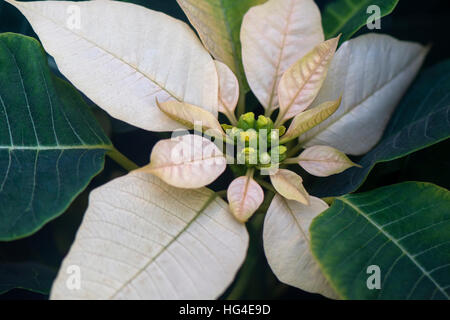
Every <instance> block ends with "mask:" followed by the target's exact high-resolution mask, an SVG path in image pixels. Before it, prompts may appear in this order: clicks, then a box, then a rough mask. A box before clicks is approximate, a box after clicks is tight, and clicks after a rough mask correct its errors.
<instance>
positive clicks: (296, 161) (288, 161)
mask: <svg viewBox="0 0 450 320" xmlns="http://www.w3.org/2000/svg"><path fill="white" fill-rule="evenodd" d="M298 161H299V158H298V157H296V158H287V159H285V160H284V161H283V164H296V163H298Z"/></svg>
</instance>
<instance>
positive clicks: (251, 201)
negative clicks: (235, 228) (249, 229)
mask: <svg viewBox="0 0 450 320" xmlns="http://www.w3.org/2000/svg"><path fill="white" fill-rule="evenodd" d="M227 198H228V202H229V204H230V209H231V212H232V213H233V215H234V217H235V218H236V219H237V220H239V221H240V222H246V221H247V220H248V219H249V218H250V217H251V216H252V215H253V214H254V213H255V211H256V210H257V209H258V208H259V206H260V205H261V203H262V202H263V200H264V191H263V189H262V188H261V187H260V186H259V184H258V183H257V182H256V181H255V180H253V178H251V177H247V176H242V177H238V178H236V179H234V180H233V182H231V184H230V186H229V187H228V190H227Z"/></svg>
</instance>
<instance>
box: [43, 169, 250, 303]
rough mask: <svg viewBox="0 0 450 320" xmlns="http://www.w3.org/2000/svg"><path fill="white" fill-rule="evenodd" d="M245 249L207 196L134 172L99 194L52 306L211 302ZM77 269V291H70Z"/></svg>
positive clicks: (217, 202) (240, 229)
mask: <svg viewBox="0 0 450 320" xmlns="http://www.w3.org/2000/svg"><path fill="white" fill-rule="evenodd" d="M247 246H248V234H247V230H246V228H245V226H244V225H243V224H240V223H239V222H237V221H236V220H235V219H234V218H233V217H232V215H231V213H230V212H229V211H228V208H227V204H226V203H225V202H224V201H223V200H221V199H220V198H219V197H217V196H216V195H215V194H214V192H212V191H211V190H209V189H206V188H201V189H197V190H183V189H177V188H173V187H170V186H168V185H167V184H165V183H164V182H162V181H161V180H159V179H158V178H156V177H153V176H151V175H148V174H144V173H138V172H132V173H130V174H128V175H126V176H124V177H120V178H118V179H115V180H113V181H111V182H109V183H107V184H106V185H103V186H101V187H99V188H97V189H96V190H94V191H93V192H92V193H91V195H90V199H89V207H88V210H87V211H86V213H85V216H84V219H83V222H82V224H81V226H80V229H79V230H78V233H77V236H76V238H75V242H74V244H73V245H72V248H71V249H70V252H69V254H68V255H67V256H66V258H65V259H64V261H63V264H62V266H61V269H60V271H59V274H58V277H57V278H56V280H55V282H54V284H53V288H52V292H51V298H52V299H214V298H217V297H218V296H219V295H220V294H221V293H222V292H223V291H224V290H225V289H226V288H227V286H228V285H229V284H230V283H231V281H233V279H234V277H235V275H236V272H237V270H238V269H239V267H240V265H241V264H242V262H243V260H244V258H245V255H246V251H247ZM73 265H75V266H79V268H80V272H81V284H80V289H79V290H70V289H69V288H68V287H67V285H66V283H67V281H68V280H70V279H69V277H70V276H71V274H68V273H67V268H68V267H69V266H73Z"/></svg>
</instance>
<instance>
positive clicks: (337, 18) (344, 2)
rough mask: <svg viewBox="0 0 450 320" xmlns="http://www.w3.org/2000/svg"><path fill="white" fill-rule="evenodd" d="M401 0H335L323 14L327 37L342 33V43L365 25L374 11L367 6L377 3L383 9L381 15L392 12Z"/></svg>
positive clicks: (324, 29)
mask: <svg viewBox="0 0 450 320" xmlns="http://www.w3.org/2000/svg"><path fill="white" fill-rule="evenodd" d="M398 1H399V0H335V1H334V2H332V3H330V4H329V5H328V6H326V7H325V10H324V12H323V14H322V24H323V31H324V33H325V39H331V38H334V37H337V36H338V35H339V34H341V33H342V37H341V40H340V43H343V42H345V41H347V40H348V39H350V38H351V36H352V35H354V34H355V33H356V32H357V31H358V30H359V29H360V28H361V27H363V26H365V25H366V23H367V19H368V18H369V17H370V16H371V15H372V13H367V8H368V7H369V6H371V5H376V6H378V7H380V9H381V17H384V16H387V15H388V14H390V13H391V12H392V11H393V10H394V8H395V6H396V5H397V3H398Z"/></svg>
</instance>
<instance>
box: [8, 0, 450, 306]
mask: <svg viewBox="0 0 450 320" xmlns="http://www.w3.org/2000/svg"><path fill="white" fill-rule="evenodd" d="M236 1H239V0H236ZM332 1H333V0H316V3H317V4H318V5H319V7H320V8H321V9H323V8H324V6H325V5H326V4H327V3H330V2H332ZM127 2H132V3H136V4H140V5H143V6H145V7H147V8H150V9H154V10H158V11H163V12H165V13H167V14H169V15H171V16H173V17H175V18H178V19H181V20H184V21H186V22H188V21H187V18H186V16H185V15H184V13H183V11H182V10H181V9H180V8H179V7H178V5H177V3H176V1H175V0H131V1H127ZM449 22H450V1H448V0H427V1H423V0H400V2H399V4H398V6H397V8H396V9H395V11H394V12H393V14H391V15H389V16H387V17H384V18H383V19H382V20H381V27H382V29H381V30H379V31H378V32H381V33H386V34H390V35H392V36H394V37H396V38H398V39H400V40H410V41H417V42H421V43H422V44H431V45H432V50H431V52H430V54H429V55H428V57H427V60H426V61H425V65H424V67H425V68H426V67H428V66H431V65H434V64H436V63H437V62H440V61H443V60H445V59H448V58H450V41H449V40H450V36H449V32H450V27H449ZM0 32H15V33H21V34H25V35H29V36H32V37H35V38H37V36H36V35H35V34H34V32H33V30H32V29H31V27H30V25H29V24H28V22H27V21H26V20H25V18H24V17H23V16H22V15H21V14H20V13H19V12H18V11H17V10H16V9H15V8H13V7H12V6H11V5H9V4H7V3H5V2H3V1H2V2H0ZM366 32H369V30H367V29H366V28H363V29H362V30H360V32H359V34H361V33H366ZM371 32H372V31H371ZM49 64H50V66H51V67H52V69H53V71H54V72H55V73H57V74H59V73H58V71H57V68H56V65H55V63H54V61H53V59H52V58H51V57H49ZM246 99H247V105H248V108H251V109H252V110H254V111H255V113H257V114H258V113H259V111H258V110H260V109H261V107H260V106H259V105H258V102H257V100H256V99H255V97H254V96H253V95H252V94H248V95H247V97H246ZM91 105H92V108H93V111H94V112H95V114H96V116H97V119H98V120H99V122H100V123H101V125H102V126H103V128H104V129H105V131H106V132H107V134H108V135H109V136H110V138H111V140H112V141H113V143H114V145H115V146H116V148H117V149H119V150H120V151H121V152H122V153H123V154H125V155H126V156H127V157H129V158H130V159H131V160H133V161H135V162H136V163H137V164H138V165H145V164H147V163H148V161H149V155H150V151H151V149H152V147H153V145H154V144H155V142H156V141H158V140H159V139H161V138H168V137H169V134H165V133H150V132H147V131H144V130H140V129H137V128H134V127H132V126H130V125H128V124H125V123H123V122H120V121H118V120H115V119H112V118H111V117H109V116H108V115H107V114H106V113H104V112H103V111H101V110H100V109H99V108H98V107H96V106H95V105H93V104H92V103H91ZM449 152H450V142H449V141H444V142H441V143H438V144H436V145H434V146H432V147H430V148H427V149H424V150H422V151H419V152H416V153H414V154H411V155H409V156H407V157H404V158H401V159H398V160H395V161H391V162H388V163H382V164H378V165H377V166H376V167H375V168H374V169H373V170H372V172H371V174H370V175H369V178H368V179H367V180H366V182H365V183H364V185H363V186H362V187H361V188H360V190H359V191H365V190H371V189H374V188H376V187H379V186H383V185H388V184H393V183H398V182H402V181H427V182H432V183H435V184H437V185H440V186H442V187H445V188H449V187H450V179H449V178H450V157H449ZM355 160H356V161H357V159H355ZM122 174H125V172H124V171H123V170H122V169H121V168H120V167H119V166H117V165H116V164H115V163H114V162H112V161H111V160H109V159H108V158H107V159H106V163H105V170H104V171H103V172H102V173H100V174H99V175H98V176H97V177H96V178H94V180H93V181H92V182H91V184H90V185H89V187H88V188H87V189H86V190H85V191H84V192H83V193H82V194H81V195H80V196H79V197H78V198H77V199H76V200H75V201H74V202H73V203H72V205H71V206H70V208H69V209H68V211H67V212H66V213H64V214H63V215H62V216H60V217H59V218H57V219H55V220H54V221H52V222H50V223H49V224H47V225H46V226H45V227H44V228H43V229H41V230H40V231H39V232H37V233H36V234H34V235H33V236H31V237H28V238H25V239H22V240H18V241H13V242H0V265H1V264H2V263H3V262H8V263H11V262H21V261H34V262H40V263H42V264H44V265H46V266H48V267H49V268H50V269H51V270H52V271H53V272H54V275H55V276H56V272H57V270H58V267H59V264H60V263H61V261H62V259H63V257H64V256H65V254H66V253H67V251H68V249H69V248H70V245H71V243H72V241H73V239H74V236H75V233H76V231H77V229H78V226H79V224H80V222H81V219H82V217H83V213H84V211H85V209H86V206H87V200H88V195H89V192H90V190H92V189H94V188H95V187H97V186H99V185H102V184H104V183H106V182H107V181H109V180H111V179H112V178H114V177H117V176H119V175H122ZM231 177H232V174H231V172H228V171H227V172H226V173H225V174H224V175H222V176H221V178H220V179H219V180H217V181H216V182H215V183H214V184H213V185H212V188H213V189H215V190H223V189H225V188H226V186H227V182H228V181H230V179H231ZM263 219H264V216H263V215H261V214H259V215H255V216H254V217H253V218H252V220H251V221H250V222H249V223H248V228H249V232H250V234H251V239H252V240H251V245H250V248H249V255H248V259H247V261H246V262H245V264H244V266H243V268H242V269H241V271H240V272H239V274H238V276H237V278H236V280H235V282H234V283H233V284H232V285H231V287H230V288H229V289H228V290H227V291H226V292H225V293H224V295H223V297H222V298H224V299H226V298H228V299H323V298H322V297H321V296H320V295H315V294H310V293H307V292H303V291H301V290H299V289H296V288H293V287H289V286H286V285H283V284H281V283H280V282H279V281H278V280H277V279H276V278H275V276H274V275H273V274H272V272H271V270H270V268H269V266H268V264H267V261H266V259H265V257H264V254H263V249H262V241H261V240H262V235H261V233H260V232H259V231H258V230H259V228H260V226H261V224H262V221H263ZM51 280H52V279H48V281H49V284H50V283H51ZM47 298H48V296H47V295H44V294H40V293H33V292H29V291H26V290H22V289H14V290H11V291H9V292H7V293H5V294H3V295H0V299H47Z"/></svg>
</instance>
